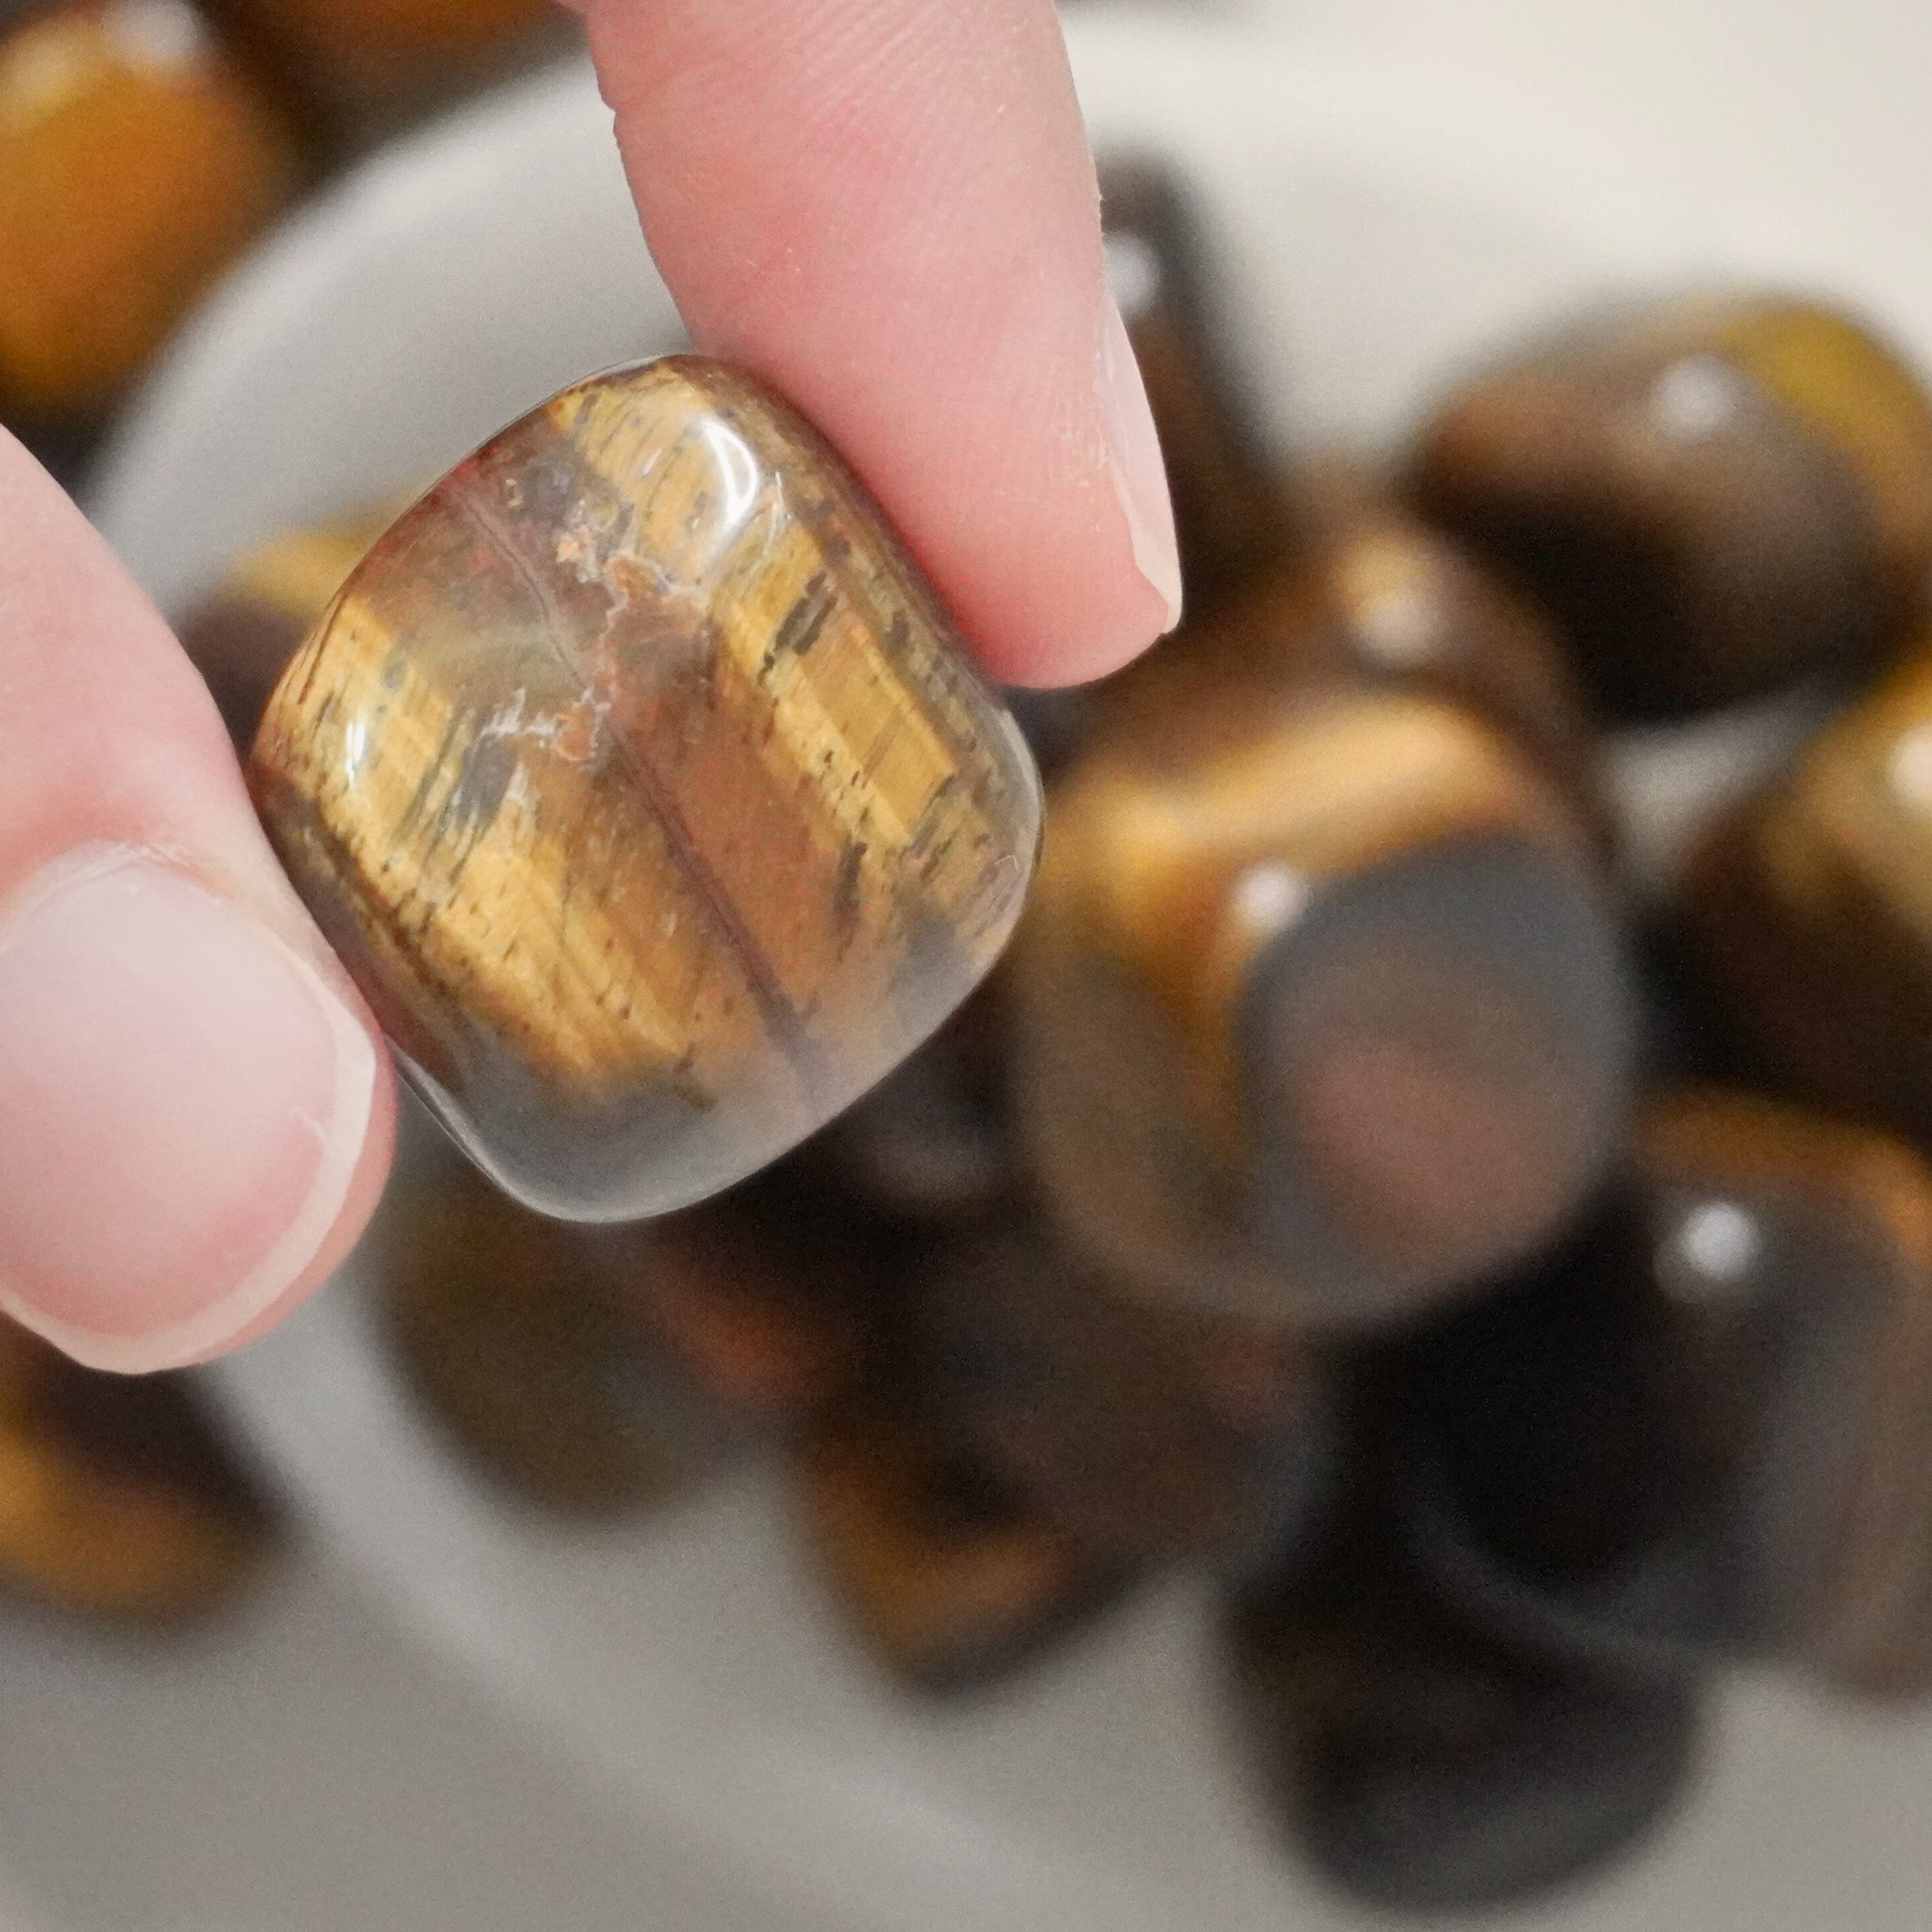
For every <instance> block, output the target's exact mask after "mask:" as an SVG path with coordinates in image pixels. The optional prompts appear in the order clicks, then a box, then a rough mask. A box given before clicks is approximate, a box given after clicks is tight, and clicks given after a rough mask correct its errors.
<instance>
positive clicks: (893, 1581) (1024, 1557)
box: [800, 1413, 1115, 1691]
mask: <svg viewBox="0 0 1932 1932" xmlns="http://www.w3.org/2000/svg"><path fill="white" fill-rule="evenodd" d="M800 1482H801V1486H802V1500H803V1504H804V1510H805V1520H806V1526H807V1528H808V1530H809V1531H810V1533H811V1536H812V1539H813V1542H814V1543H815V1545H816V1546H817V1552H818V1557H819V1561H820V1563H821V1565H822V1567H823V1569H824V1572H825V1576H826V1580H827V1582H828V1584H829V1585H830V1587H831V1588H832V1590H833V1593H834V1595H835V1596H836V1597H837V1599H838V1601H839V1603H840V1606H841V1607H842V1608H843V1610H844V1611H845V1613H846V1615H847V1617H848V1618H849V1619H850V1621H851V1623H852V1625H853V1628H854V1630H855V1631H856V1633H857V1634H858V1635H859V1637H860V1638H861V1639H862V1640H863V1641H864V1642H865V1643H866V1644H867V1645H868V1647H869V1648H870V1649H871V1650H872V1652H873V1654H874V1656H875V1657H876V1658H877V1659H878V1661H879V1662H881V1663H883V1664H884V1665H885V1666H886V1667H887V1668H888V1669H889V1670H891V1671H892V1673H893V1674H894V1675H895V1676H897V1677H898V1678H900V1679H902V1680H903V1681H904V1682H906V1683H907V1684H910V1685H913V1686H915V1687H917V1688H919V1689H922V1690H928V1691H961V1690H968V1689H971V1688H974V1687H976V1686H978V1685H981V1684H983V1683H985V1682H986V1681H987V1680H989V1679H990V1678H993V1677H996V1676H998V1675H1000V1674H1002V1673H1004V1672H1006V1671H1009V1670H1012V1669H1013V1668H1015V1667H1016V1666H1018V1665H1020V1664H1022V1663H1024V1662H1026V1661H1027V1660H1028V1659H1029V1658H1031V1657H1033V1656H1034V1655H1035V1654H1036V1653H1037V1652H1038V1651H1039V1650H1040V1649H1041V1648H1042V1647H1044V1646H1045V1645H1046V1644H1048V1643H1050V1642H1051V1640H1052V1639H1053V1638H1054V1637H1056V1636H1058V1635H1060V1634H1061V1633H1062V1632H1064V1631H1065V1630H1066V1629H1067V1628H1068V1627H1069V1626H1070V1625H1072V1624H1074V1623H1077V1622H1078V1621H1080V1620H1081V1618H1083V1617H1084V1616H1085V1615H1086V1614H1087V1613H1088V1612H1089V1611H1091V1610H1093V1609H1094V1608H1095V1607H1097V1605H1098V1604H1099V1603H1100V1602H1101V1601H1103V1600H1104V1599H1105V1598H1106V1596H1108V1595H1109V1594H1110V1593H1111V1591H1112V1588H1113V1587H1114V1584H1115V1573H1113V1572H1112V1571H1111V1570H1110V1569H1109V1568H1108V1567H1107V1566H1106V1565H1105V1564H1104V1563H1103V1562H1101V1561H1100V1560H1099V1559H1098V1558H1096V1557H1095V1556H1093V1555H1092V1554H1091V1553H1090V1552H1088V1551H1086V1550H1084V1549H1083V1548H1082V1547H1081V1546H1080V1544H1079V1543H1078V1542H1077V1540H1076V1539H1075V1538H1073V1537H1072V1536H1070V1535H1069V1534H1068V1533H1067V1532H1066V1531H1065V1530H1064V1529H1062V1528H1060V1527H1059V1526H1058V1525H1056V1524H1054V1523H1052V1522H1050V1521H1049V1520H1047V1519H1046V1518H1045V1517H1043V1516H1041V1515H1040V1514H1039V1513H1038V1512H1037V1511H1036V1510H1035V1509H1033V1508H1031V1507H1030V1506H1029V1505H1028V1504H1027V1502H1026V1501H1025V1500H1024V1499H1023V1498H1022V1497H1021V1496H1020V1494H1019V1493H1018V1492H1017V1491H1016V1490H1015V1489H1014V1488H1013V1487H1012V1486H1011V1485H1010V1484H1009V1483H1007V1482H1005V1481H1003V1480H1002V1479H1001V1478H1000V1477H999V1476H998V1475H997V1474H996V1473H995V1472H994V1471H993V1470H991V1469H990V1468H988V1467H987V1465H986V1464H985V1463H984V1461H982V1460H981V1459H980V1458H978V1457H977V1456H975V1455H973V1454H972V1453H971V1452H970V1451H969V1450H968V1449H963V1448H962V1447H961V1446H960V1445H959V1444H958V1443H957V1442H954V1441H949V1440H948V1439H947V1437H946V1436H945V1434H944V1433H943V1432H942V1431H937V1430H934V1429H932V1428H931V1427H929V1426H927V1425H925V1424H923V1423H920V1422H917V1421H912V1420H907V1419H905V1418H903V1417H897V1418H896V1417H893V1416H891V1415H889V1414H860V1413H855V1414H852V1415H848V1416H843V1417H840V1418H837V1419H833V1420H830V1421H828V1422H827V1423H826V1424H825V1425H824V1426H822V1427H821V1428H820V1429H819V1430H818V1431H817V1432H816V1433H815V1434H814V1436H813V1438H812V1440H811V1441H810V1442H809V1443H808V1444H807V1446H806V1449H805V1455H804V1466H803V1468H802V1470H801V1472H800Z"/></svg>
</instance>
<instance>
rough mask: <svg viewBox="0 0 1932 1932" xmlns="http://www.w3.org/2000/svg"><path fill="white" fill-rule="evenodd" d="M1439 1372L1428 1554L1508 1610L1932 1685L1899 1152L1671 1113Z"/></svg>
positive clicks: (1914, 1191) (1588, 1632) (1907, 1685)
mask: <svg viewBox="0 0 1932 1932" xmlns="http://www.w3.org/2000/svg"><path fill="white" fill-rule="evenodd" d="M1426 1363H1427V1370H1426V1372H1427V1385H1426V1393H1425V1394H1424V1395H1423V1396H1422V1397H1421V1398H1420V1399H1419V1400H1418V1402H1417V1404H1416V1405H1415V1412H1414V1413H1415V1416H1416V1417H1417V1418H1419V1419H1421V1422H1420V1430H1419V1434H1418V1437H1417V1440H1418V1442H1419V1444H1421V1445H1423V1447H1422V1448H1421V1449H1420V1452H1419V1455H1418V1458H1417V1459H1418V1463H1419V1465H1421V1466H1433V1467H1434V1469H1435V1470H1436V1471H1437V1476H1436V1485H1437V1486H1436V1490H1435V1501H1434V1502H1433V1504H1432V1505H1431V1509H1430V1512H1429V1514H1428V1517H1427V1518H1426V1520H1425V1523H1424V1531H1423V1542H1424V1544H1425V1545H1426V1546H1427V1547H1429V1548H1431V1549H1433V1550H1434V1551H1435V1553H1436V1556H1437V1559H1438V1570H1439V1574H1441V1575H1442V1576H1443V1577H1444V1579H1445V1580H1446V1581H1447V1582H1449V1584H1450V1585H1451V1586H1452V1587H1456V1588H1457V1589H1458V1590H1459V1592H1460V1593H1461V1594H1462V1595H1463V1596H1464V1597H1465V1599H1466V1600H1468V1601H1470V1602H1472V1603H1475V1604H1477V1605H1479V1606H1480V1607H1481V1608H1482V1609H1483V1610H1484V1611H1485V1613H1487V1614H1489V1615H1490V1616H1491V1617H1492V1618H1494V1619H1496V1620H1499V1621H1503V1622H1506V1623H1509V1624H1511V1625H1514V1626H1515V1627H1518V1628H1520V1629H1523V1630H1525V1631H1529V1630H1536V1629H1540V1630H1541V1631H1542V1632H1543V1633H1544V1634H1545V1635H1549V1634H1553V1633H1554V1634H1557V1635H1560V1636H1562V1637H1563V1638H1564V1640H1566V1641H1569V1642H1572V1643H1575V1644H1577V1645H1580V1646H1589V1647H1592V1648H1593V1649H1594V1650H1595V1651H1596V1652H1597V1653H1598V1654H1599V1655H1604V1656H1626V1657H1641V1656H1648V1657H1651V1658H1663V1659H1669V1658H1673V1657H1675V1658H1680V1659H1681V1658H1685V1657H1693V1656H1696V1655H1699V1654H1709V1653H1755V1654H1763V1655H1775V1656H1781V1657H1786V1658H1790V1659H1794V1660H1797V1661H1801V1662H1803V1663H1805V1664H1807V1665H1809V1666H1810V1667H1811V1668H1812V1669H1813V1670H1814V1671H1815V1672H1817V1673H1818V1674H1820V1675H1822V1676H1823V1677H1825V1678H1828V1679H1830V1680H1832V1681H1834V1682H1837V1683H1839V1684H1841V1685H1846V1686H1850V1687H1853V1688H1858V1689H1863V1690H1885V1691H1892V1692H1906V1691H1918V1690H1923V1689H1925V1688H1927V1687H1932V1481H1928V1479H1927V1475H1926V1471H1927V1469H1928V1467H1932V1459H1929V1458H1932V1401H1928V1390H1932V1170H1928V1168H1927V1167H1926V1165H1925V1164H1924V1162H1923V1161H1922V1160H1921V1159H1920V1158H1919V1157H1918V1156H1917V1155H1916V1154H1914V1153H1913V1152H1912V1151H1911V1150H1910V1149H1908V1148H1907V1147H1905V1146H1904V1145H1903V1144H1902V1143H1900V1142H1897V1141H1894V1140H1892V1139H1891V1138H1890V1137H1889V1136H1887V1135H1883V1134H1879V1133H1876V1132H1873V1131H1870V1130H1868V1129H1864V1128H1861V1127H1857V1126H1853V1125H1849V1124H1846V1123H1844V1122H1842V1121H1838V1120H1833V1119H1829V1118H1826V1117H1824V1116H1819V1115H1812V1114H1808V1113H1805V1112H1802V1111H1800V1110H1797V1109H1794V1108H1791V1107H1789V1106H1786V1105H1783V1104H1781V1103H1777V1102H1773V1101H1769V1100H1765V1099H1762V1098H1760V1097H1758V1096H1756V1095H1751V1094H1744V1093H1740V1092H1735V1091H1725V1090H1722V1089H1717V1088H1707V1089H1689V1090H1685V1091H1682V1092H1679V1093H1677V1094H1675V1095H1673V1096H1671V1097H1669V1098H1667V1099H1665V1100H1661V1101H1659V1102H1657V1103H1655V1104H1654V1105H1653V1106H1652V1107H1651V1108H1650V1109H1649V1110H1648V1111H1647V1113H1646V1115H1645V1116H1644V1118H1643V1120H1642V1123H1641V1127H1640V1132H1639V1134H1638V1137H1637V1143H1636V1150H1635V1161H1634V1171H1633V1173H1632V1176H1631V1181H1630V1188H1629V1192H1628V1194H1627V1195H1626V1197H1625V1199H1624V1201H1623V1202H1622V1203H1621V1204H1620V1205H1618V1206H1616V1207H1614V1208H1612V1210H1611V1211H1610V1212H1609V1213H1608V1214H1607V1215H1606V1216H1605V1218H1604V1219H1603V1220H1602V1221H1601V1222H1600V1223H1599V1224H1598V1226H1597V1227H1596V1228H1594V1229H1593V1230H1591V1231H1590V1232H1589V1233H1588V1234H1587V1235H1586V1237H1585V1238H1584V1239H1583V1240H1582V1241H1581V1243H1580V1244H1579V1246H1578V1247H1577V1248H1576V1250H1574V1251H1573V1252H1572V1253H1571V1254H1570V1255H1569V1256H1568V1257H1566V1258H1564V1259H1563V1260H1562V1261H1560V1262H1559V1263H1558V1264H1557V1265H1555V1266H1554V1267H1553V1268H1552V1269H1551V1270H1549V1271H1548V1272H1547V1273H1546V1275H1545V1276H1544V1277H1543V1278H1542V1279H1541V1280H1540V1281H1538V1282H1536V1283H1533V1284H1531V1285H1530V1286H1529V1287H1528V1288H1527V1289H1526V1290H1524V1291H1521V1292H1519V1294H1518V1296H1517V1297H1515V1298H1513V1299H1511V1300H1506V1301H1504V1302H1502V1303H1499V1304H1497V1305H1495V1307H1494V1308H1492V1309H1491V1310H1487V1311H1481V1312H1478V1313H1476V1314H1474V1315H1472V1316H1470V1317H1468V1318H1467V1320H1466V1321H1465V1322H1464V1323H1463V1324H1461V1325H1460V1327H1459V1328H1458V1329H1455V1330H1451V1331H1449V1333H1447V1334H1445V1335H1444V1336H1443V1337H1441V1338H1439V1339H1438V1340H1436V1341H1435V1342H1433V1343H1432V1344H1430V1345H1429V1347H1428V1349H1427V1350H1426Z"/></svg>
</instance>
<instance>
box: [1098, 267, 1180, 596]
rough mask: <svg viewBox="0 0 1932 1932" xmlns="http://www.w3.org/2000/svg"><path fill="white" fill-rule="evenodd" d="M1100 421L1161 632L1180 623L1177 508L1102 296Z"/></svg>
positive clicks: (1124, 347) (1117, 323) (1113, 314)
mask: <svg viewBox="0 0 1932 1932" xmlns="http://www.w3.org/2000/svg"><path fill="white" fill-rule="evenodd" d="M1100 420H1101V422H1102V424H1103V426H1104V427H1105V430H1106V435H1107V454H1108V456H1109V457H1110V458H1111V459H1112V463H1113V471H1114V490H1115V493H1116V494H1117V495H1118V496H1119V498H1120V506H1121V509H1122V511H1123V512H1124V513H1125V515H1126V517H1127V534H1128V537H1129V539H1130V540H1131V541H1132V543H1133V546H1134V564H1135V568H1136V569H1138V570H1139V571H1140V573H1141V575H1142V576H1143V577H1145V578H1146V579H1147V581H1148V584H1149V586H1150V587H1151V588H1152V589H1153V591H1154V593H1155V595H1156V596H1158V597H1159V598H1160V599H1161V601H1162V602H1163V603H1164V604H1165V605H1166V606H1167V614H1168V615H1167V621H1165V622H1164V623H1163V624H1162V626H1161V627H1162V629H1163V630H1172V629H1173V626H1174V625H1175V624H1176V623H1177V622H1178V621H1180V552H1179V551H1178V549H1177V548H1176V547H1175V545H1174V534H1173V503H1172V502H1171V501H1170V499H1169V496H1168V471H1167V466H1166V465H1165V464H1164V463H1163V462H1162V461H1161V439H1160V438H1159V437H1158V436H1157V435H1156V434H1155V430H1154V412H1153V411H1152V410H1151V409H1150V408H1149V407H1148V402H1147V385H1146V384H1145V383H1143V382H1142V380H1141V368H1140V364H1139V363H1138V362H1137V361H1135V359H1134V346H1133V345H1132V344H1131V343H1130V342H1129V341H1128V340H1127V325H1126V324H1125V323H1124V322H1122V321H1121V319H1120V306H1119V304H1118V303H1116V302H1115V300H1114V298H1113V295H1112V292H1111V291H1110V290H1109V289H1108V288H1107V287H1106V286H1105V284H1103V285H1102V287H1101V291H1100Z"/></svg>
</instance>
